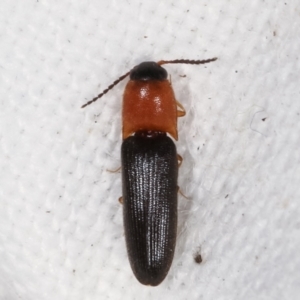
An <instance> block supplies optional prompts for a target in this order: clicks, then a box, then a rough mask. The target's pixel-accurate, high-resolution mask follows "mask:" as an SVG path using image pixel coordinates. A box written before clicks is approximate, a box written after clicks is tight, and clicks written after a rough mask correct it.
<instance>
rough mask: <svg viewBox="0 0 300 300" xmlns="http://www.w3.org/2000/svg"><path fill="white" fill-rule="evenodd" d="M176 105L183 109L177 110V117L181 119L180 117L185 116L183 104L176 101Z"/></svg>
mask: <svg viewBox="0 0 300 300" xmlns="http://www.w3.org/2000/svg"><path fill="white" fill-rule="evenodd" d="M176 104H177V106H178V107H179V108H180V109H181V110H177V117H178V118H179V117H183V116H185V109H184V107H183V106H182V104H181V103H179V102H178V101H177V100H176Z"/></svg>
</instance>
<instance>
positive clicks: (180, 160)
mask: <svg viewBox="0 0 300 300" xmlns="http://www.w3.org/2000/svg"><path fill="white" fill-rule="evenodd" d="M177 160H178V168H179V167H180V166H181V164H182V161H183V158H182V157H181V155H179V154H177Z"/></svg>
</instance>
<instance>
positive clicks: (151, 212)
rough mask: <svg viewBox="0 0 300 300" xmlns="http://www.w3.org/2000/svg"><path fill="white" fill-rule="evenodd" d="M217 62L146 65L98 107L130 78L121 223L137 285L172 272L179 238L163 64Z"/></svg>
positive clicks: (176, 107)
mask: <svg viewBox="0 0 300 300" xmlns="http://www.w3.org/2000/svg"><path fill="white" fill-rule="evenodd" d="M215 60H217V58H212V59H207V60H180V59H178V60H170V61H164V60H162V61H159V62H157V63H156V62H142V63H141V64H139V65H137V66H135V67H134V68H133V69H132V70H130V71H129V72H127V73H126V74H124V75H123V76H121V77H120V78H118V79H117V80H116V81H115V82H113V83H112V84H111V85H110V86H108V88H107V89H105V90H104V91H103V92H102V93H101V94H99V95H98V96H97V97H95V98H94V99H92V100H91V101H89V102H87V103H86V104H84V105H83V106H82V108H83V107H86V106H87V105H89V104H91V103H93V102H95V101H96V100H98V99H99V98H101V97H102V96H103V95H104V94H106V93H107V92H108V91H109V90H110V89H112V88H113V87H114V86H115V85H116V84H118V83H119V82H120V81H122V80H123V79H124V78H126V77H127V76H128V75H129V78H130V80H129V82H128V83H127V85H126V87H125V91H124V95H123V111H122V117H123V128H122V132H123V143H122V148H121V165H122V189H123V197H122V198H123V218H124V228H125V239H126V246H127V252H128V257H129V261H130V265H131V268H132V270H133V273H134V275H135V276H136V278H137V280H138V281H139V282H140V283H142V284H145V285H150V286H157V285H159V284H160V283H161V282H162V281H163V280H164V279H165V277H166V276H167V274H168V271H169V269H170V267H171V264H172V260H173V256H174V251H175V243H176V235H177V193H178V186H177V177H178V160H179V157H178V155H177V151H176V147H175V144H174V142H173V140H172V139H171V138H170V137H169V136H168V135H167V134H169V135H170V136H171V137H172V138H173V139H175V140H177V139H178V132H177V118H178V117H182V116H184V115H185V111H184V108H183V106H182V105H181V104H180V103H179V102H177V101H176V98H175V95H174V91H173V88H172V86H171V83H170V81H169V80H168V79H167V76H168V73H167V71H166V70H165V69H164V68H163V67H161V65H164V64H195V65H199V64H206V63H210V62H213V61H215Z"/></svg>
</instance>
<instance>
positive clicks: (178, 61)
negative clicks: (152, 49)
mask: <svg viewBox="0 0 300 300" xmlns="http://www.w3.org/2000/svg"><path fill="white" fill-rule="evenodd" d="M217 59H218V58H217V57H214V58H210V59H205V60H189V59H175V60H160V61H159V62H158V63H157V64H159V65H165V64H190V65H201V64H207V63H210V62H212V61H215V60H217Z"/></svg>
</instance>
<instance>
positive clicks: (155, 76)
mask: <svg viewBox="0 0 300 300" xmlns="http://www.w3.org/2000/svg"><path fill="white" fill-rule="evenodd" d="M167 77H168V73H167V71H166V70H165V69H164V68H163V67H161V66H160V65H159V64H157V63H156V62H154V61H145V62H142V63H140V64H139V65H137V66H135V67H134V68H133V69H132V70H131V72H130V80H142V81H146V80H165V79H167Z"/></svg>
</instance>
